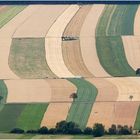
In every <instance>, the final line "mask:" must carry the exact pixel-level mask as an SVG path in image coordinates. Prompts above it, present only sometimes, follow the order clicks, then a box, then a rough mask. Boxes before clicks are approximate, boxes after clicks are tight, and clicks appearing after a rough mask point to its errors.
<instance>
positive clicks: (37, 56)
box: [9, 38, 56, 79]
mask: <svg viewBox="0 0 140 140" xmlns="http://www.w3.org/2000/svg"><path fill="white" fill-rule="evenodd" d="M9 66H10V68H11V69H12V71H13V72H14V73H16V75H18V76H19V77H21V78H33V79H34V78H46V77H56V76H55V74H53V73H52V72H51V70H50V68H49V67H48V64H47V62H46V57H45V39H43V38H23V39H20V38H16V39H13V41H12V45H11V49H10V55H9Z"/></svg>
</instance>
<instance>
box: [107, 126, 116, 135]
mask: <svg viewBox="0 0 140 140" xmlns="http://www.w3.org/2000/svg"><path fill="white" fill-rule="evenodd" d="M108 133H109V134H110V135H115V134H117V127H116V125H115V124H112V125H111V128H109V130H108Z"/></svg>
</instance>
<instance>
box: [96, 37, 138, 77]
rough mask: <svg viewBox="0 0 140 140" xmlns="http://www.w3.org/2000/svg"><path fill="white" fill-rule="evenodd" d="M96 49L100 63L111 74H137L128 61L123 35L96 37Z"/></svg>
mask: <svg viewBox="0 0 140 140" xmlns="http://www.w3.org/2000/svg"><path fill="white" fill-rule="evenodd" d="M96 49H97V53H98V56H99V60H100V63H101V64H102V66H103V67H104V69H105V70H106V71H107V72H108V73H109V74H111V75H112V76H135V71H134V70H133V69H132V67H131V66H130V65H129V64H128V62H127V59H126V56H125V53H124V48H123V43H122V39H121V37H119V36H110V37H96Z"/></svg>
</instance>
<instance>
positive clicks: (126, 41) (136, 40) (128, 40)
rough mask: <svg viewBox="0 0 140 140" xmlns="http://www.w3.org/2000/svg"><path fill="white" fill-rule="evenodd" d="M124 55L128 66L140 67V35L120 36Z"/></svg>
mask: <svg viewBox="0 0 140 140" xmlns="http://www.w3.org/2000/svg"><path fill="white" fill-rule="evenodd" d="M122 40H123V46H124V50H125V55H126V58H127V61H128V63H129V64H130V66H131V67H132V68H133V69H134V70H136V69H137V68H140V36H122Z"/></svg>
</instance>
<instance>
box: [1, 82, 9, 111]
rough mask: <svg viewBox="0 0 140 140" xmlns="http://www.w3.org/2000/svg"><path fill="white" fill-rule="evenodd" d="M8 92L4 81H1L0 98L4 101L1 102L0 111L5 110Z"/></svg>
mask: <svg viewBox="0 0 140 140" xmlns="http://www.w3.org/2000/svg"><path fill="white" fill-rule="evenodd" d="M7 94H8V90H7V87H6V85H5V83H4V81H3V80H0V96H1V97H2V99H1V100H0V111H1V110H2V109H3V107H4V105H5V103H6V99H7Z"/></svg>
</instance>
